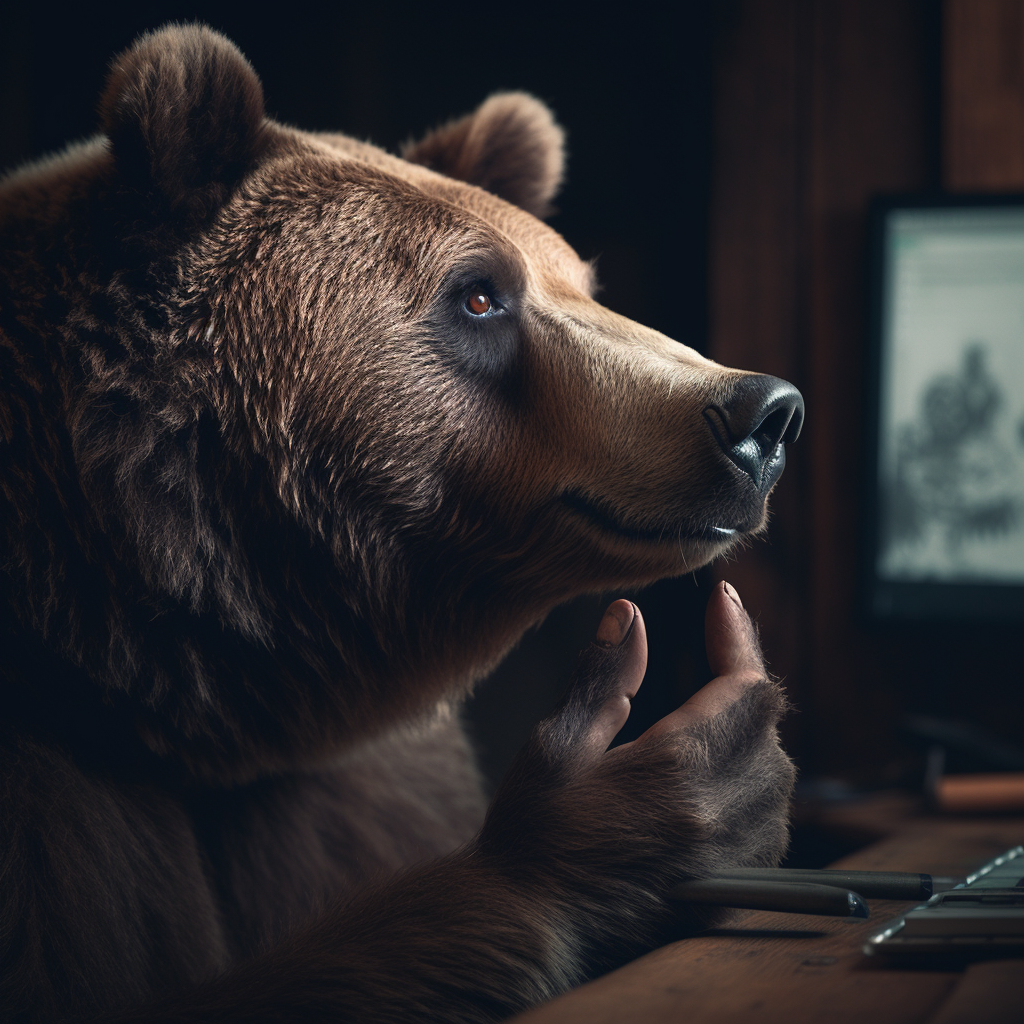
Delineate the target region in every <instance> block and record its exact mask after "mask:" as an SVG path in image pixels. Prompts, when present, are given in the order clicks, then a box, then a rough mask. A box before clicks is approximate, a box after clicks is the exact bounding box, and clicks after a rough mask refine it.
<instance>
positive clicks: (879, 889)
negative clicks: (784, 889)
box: [714, 868, 964, 900]
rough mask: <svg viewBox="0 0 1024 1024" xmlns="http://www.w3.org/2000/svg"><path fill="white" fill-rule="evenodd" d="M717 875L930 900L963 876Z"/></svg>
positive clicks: (762, 871) (740, 871) (792, 871)
mask: <svg viewBox="0 0 1024 1024" xmlns="http://www.w3.org/2000/svg"><path fill="white" fill-rule="evenodd" d="M714 877H715V878H723V879H724V878H728V879H736V880H743V881H753V882H813V883H816V884H818V885H835V886H838V887H839V888H841V889H852V890H853V891H854V892H856V893H859V894H860V895H861V896H864V897H867V898H869V899H879V900H927V899H930V898H931V897H932V896H933V895H934V894H935V893H937V892H943V891H945V890H946V889H952V888H954V887H955V886H957V885H959V884H960V883H962V882H963V881H964V879H962V878H944V877H941V876H933V875H924V874H918V873H917V872H912V871H843V870H831V869H827V870H820V871H812V870H803V869H800V868H727V869H726V870H724V871H716V872H715V875H714Z"/></svg>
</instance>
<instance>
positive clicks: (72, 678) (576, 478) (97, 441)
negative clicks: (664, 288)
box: [0, 27, 792, 1021]
mask: <svg viewBox="0 0 1024 1024" xmlns="http://www.w3.org/2000/svg"><path fill="white" fill-rule="evenodd" d="M101 117H102V131H103V134H102V136H101V137H99V138H97V139H95V140H92V141H90V142H87V143H84V144H82V145H79V146H77V147H73V148H71V149H69V150H68V151H67V152H66V153H65V154H62V155H60V156H57V157H54V158H52V159H50V160H48V161H45V162H42V163H40V164H38V165H35V166H32V167H29V168H26V169H23V170H22V171H20V172H18V173H16V174H14V175H13V176H12V177H10V178H9V179H8V180H7V181H6V182H4V183H3V184H2V185H0V225H2V236H3V243H4V244H3V251H2V254H0V261H2V262H0V375H2V389H0V522H2V535H0V650H2V652H3V655H2V683H0V686H2V689H0V763H2V768H0V797H2V808H0V1007H2V1014H3V1017H4V1019H5V1020H10V1021H49V1020H61V1019H66V1018H67V1019H84V1018H90V1017H92V1016H94V1015H96V1014H111V1013H113V1014H123V1015H125V1019H128V1018H130V1019H160V1018H163V1019H167V1020H194V1021H200V1020H203V1021H213V1020H224V1019H245V1020H266V1021H271V1020H273V1021H283V1020H299V1019H301V1020H321V1019H322V1020H356V1021H411V1020H437V1021H491V1020H498V1019H501V1018H502V1017H505V1016H507V1015H509V1014H511V1013H513V1012H515V1011H517V1010H519V1009H522V1008H525V1007H527V1006H529V1005H532V1004H534V1003H536V1002H537V1001H538V1000H542V999H544V998H547V997H549V996H552V995H554V994H556V993H558V992H561V991H564V990H565V989H566V988H567V987H569V986H571V985H574V984H576V983H578V982H579V981H581V980H583V979H585V978H587V977H589V976H592V975H593V974H595V973H596V972H599V971H601V970H604V969H606V968H608V967H611V966H613V965H615V964H618V963H622V962H623V961H625V960H626V959H628V958H630V957H632V956H634V955H636V954H638V953H640V952H642V951H644V950H646V949H649V948H651V947H652V946H653V945H654V944H656V943H658V942H661V941H664V940H665V939H666V938H667V937H669V936H670V935H672V934H676V933H678V932H680V931H685V930H686V929H687V928H688V927H690V928H692V927H694V926H696V925H699V924H700V923H701V919H699V918H685V917H684V918H682V919H681V918H680V915H679V912H678V911H673V910H672V909H671V908H670V907H669V906H668V904H667V903H666V901H665V900H664V898H663V894H664V892H665V890H666V888H667V887H668V886H669V885H670V884H671V883H672V882H673V881H675V880H677V879H679V878H680V877H683V876H686V875H692V874H698V875H699V874H701V873H704V872H707V871H709V870H711V869H712V868H713V867H714V866H715V865H718V864H723V863H730V864H763V863H771V862H773V861H775V860H776V859H777V858H778V856H779V855H780V854H781V851H782V849H783V847H784V845H785V813H786V805H787V800H788V794H789V789H790V785H791V782H792V771H791V768H790V766H789V764H788V762H787V760H786V759H785V757H784V756H783V755H782V753H781V751H780V750H779V748H778V744H777V741H776V734H775V725H776V722H777V719H778V716H779V714H780V712H781V709H782V698H781V696H780V694H779V691H778V689H777V687H776V686H775V684H774V683H772V682H770V681H767V680H765V681H763V682H760V683H756V684H754V685H753V686H751V687H750V688H749V689H748V690H747V691H746V693H745V695H744V696H743V697H741V698H740V699H739V700H738V701H737V702H735V703H734V704H733V705H731V706H730V707H728V708H726V709H725V710H723V711H721V712H719V713H718V714H717V715H715V716H714V717H713V718H711V719H710V720H708V721H707V722H704V723H701V724H700V725H698V726H695V727H693V728H690V729H686V730H682V731H681V732H679V733H678V734H670V735H666V736H663V737H661V738H660V739H659V740H658V741H657V742H648V743H646V744H633V745H630V746H629V747H628V748H621V750H622V751H623V752H622V753H619V752H617V751H612V752H611V754H609V755H606V756H604V757H596V755H593V754H592V752H591V753H588V751H589V750H590V747H589V746H588V742H587V737H588V736H590V735H592V730H593V728H594V724H593V723H594V721H595V716H597V715H598V712H599V711H600V710H601V708H602V707H603V706H605V704H606V703H607V701H608V700H610V699H611V698H610V696H609V694H612V692H613V691H614V688H615V686H616V685H617V684H616V682H615V679H616V671H617V669H616V666H617V664H618V661H617V659H620V658H622V657H625V655H624V654H623V653H622V652H621V651H620V649H618V648H612V649H604V648H601V647H599V646H593V647H591V648H590V649H589V650H588V652H587V653H586V654H585V657H584V660H583V662H582V663H581V668H580V673H579V676H578V679H577V682H576V684H575V685H574V686H573V687H571V688H570V691H569V694H568V696H567V698H566V702H565V704H564V705H563V706H562V708H561V709H560V710H559V711H558V712H557V713H556V715H555V716H554V717H553V718H552V719H550V720H548V721H547V722H545V723H543V724H542V725H541V726H540V727H539V729H538V731H537V733H536V735H535V738H534V740H533V741H532V743H531V745H530V746H529V747H528V748H527V749H526V750H524V752H523V753H522V755H521V756H520V758H519V760H518V762H517V763H516V765H515V767H514V768H513V770H512V772H511V773H510V775H509V777H508V779H507V780H506V781H505V783H504V785H503V787H502V789H501V791H500V793H499V795H498V797H497V798H496V800H495V802H494V804H493V805H492V807H491V809H490V811H489V813H488V816H487V819H486V823H484V806H483V802H482V799H481V795H480V793H481V790H480V785H479V780H478V778H477V775H476V769H475V767H474V763H473V759H472V756H471V754H470V752H469V749H468V746H467V743H466V741H465V738H464V736H463V734H462V731H461V728H460V727H459V723H458V712H457V707H458V702H459V700H460V699H461V698H462V697H463V696H464V695H465V694H466V693H467V692H468V691H469V689H470V687H471V686H472V684H473V683H474V682H475V681H476V680H477V679H479V678H480V677H481V676H482V675H483V674H484V673H485V672H486V671H488V670H489V669H490V668H491V667H492V666H493V665H494V664H495V663H496V662H497V661H498V660H499V659H500V658H501V657H502V656H503V654H504V653H505V652H506V651H507V650H508V649H509V647H510V646H511V645H512V644H513V643H515V641H516V640H517V638H518V637H520V636H521V635H522V633H523V632H524V630H525V629H527V628H528V627H529V626H530V625H531V624H533V623H536V622H537V621H539V620H540V619H542V618H543V617H544V616H545V615H546V614H547V612H548V611H549V610H550V609H551V608H552V607H553V606H554V605H555V604H557V603H559V602H561V601H563V600H565V599H567V598H569V597H571V596H573V595H575V594H579V593H582V592H585V591H595V590H601V589H608V588H611V587H616V586H623V585H632V584H639V583H644V582H648V581H652V580H654V579H657V578H659V577H662V576H666V575H671V574H678V573H683V572H686V571H689V570H691V569H693V568H694V567H696V566H698V565H700V564H703V563H705V562H707V561H708V560H709V559H711V558H713V557H714V556H716V555H717V554H719V553H721V552H722V551H724V550H725V549H726V547H727V546H728V544H729V543H730V542H731V541H729V540H727V539H722V537H721V536H719V535H718V534H716V533H715V531H714V529H713V528H714V527H715V526H716V525H718V524H727V525H729V526H731V527H734V528H736V530H737V531H738V533H739V534H742V533H749V532H751V531H754V530H756V529H759V528H760V527H761V526H762V525H763V522H764V515H765V512H764V496H763V495H761V494H757V493H754V491H755V489H754V488H753V486H752V485H751V484H750V482H749V480H744V479H743V477H742V474H739V473H737V471H736V469H735V467H734V466H732V465H731V464H730V463H729V462H728V460H726V459H725V458H724V456H723V455H722V453H721V451H720V450H719V448H718V446H717V445H716V444H715V442H714V440H713V439H712V437H711V435H710V433H709V431H708V429H707V428H706V425H705V423H704V422H703V420H702V416H701V410H702V409H703V408H704V407H705V406H706V405H707V404H708V402H710V401H713V400H716V398H718V397H720V396H722V395H725V394H728V392H729V389H730V388H731V387H732V385H733V382H734V381H736V380H737V379H738V378H740V377H741V376H742V375H741V374H739V372H738V371H733V370H727V369H724V368H722V367H720V366H717V365H716V364H714V363H711V362H709V361H707V360H705V359H702V358H701V357H700V356H698V355H697V354H696V353H694V352H692V351H691V350H689V349H686V348H684V347H682V346H680V345H677V344H675V343H674V342H671V341H670V340H669V339H666V338H664V337H662V336H660V335H658V334H656V333H655V332H653V331H649V330H646V329H644V328H642V327H640V326H638V325H636V324H633V323H630V322H629V321H626V320H624V319H623V318H621V317H617V316H615V315H614V314H612V313H610V312H608V311H607V310H604V309H602V307H600V306H599V305H597V304H596V303H595V302H594V301H593V299H592V298H591V294H590V293H591V288H592V280H591V272H590V269H589V267H587V266H586V265H585V264H583V263H581V262H580V260H579V259H578V258H577V257H576V255H575V254H574V253H573V252H572V250H571V249H570V248H569V247H568V246H567V245H566V244H565V243H564V242H563V241H562V240H561V239H560V238H559V237H558V236H557V235H556V234H555V233H554V232H552V231H551V230H550V229H548V228H547V227H546V226H544V225H543V224H542V223H541V222H540V221H538V220H536V219H535V218H534V217H533V216H532V215H531V213H528V212H524V210H528V211H532V213H538V214H539V213H542V212H543V211H544V210H545V209H546V207H547V205H548V203H549V201H550V199H551V198H552V195H553V193H554V191H555V189H556V188H557V186H558V183H559V180H560V177H561V160H562V158H561V135H560V132H559V130H558V129H557V127H556V126H555V125H554V123H553V122H552V120H551V117H550V115H549V114H548V113H547V111H546V109H544V108H543V107H542V106H541V105H540V104H538V103H537V102H536V101H535V100H532V99H530V98H529V97H526V96H522V95H516V94H513V95H506V96H502V97H497V98H492V99H491V100H489V101H488V102H487V103H485V104H484V106H483V107H481V108H480V110H479V111H478V112H477V113H476V114H475V115H471V116H470V117H468V118H466V119H463V120H462V121H459V122H455V123H454V124H452V125H449V126H447V127H445V128H443V129H440V130H439V131H438V132H436V133H434V134H433V135H431V136H428V138H427V139H425V140H424V141H423V142H421V143H419V144H417V145H415V146H412V147H410V148H409V149H408V151H407V154H406V155H407V157H408V160H400V159H398V158H396V157H393V156H389V155H388V154H386V153H384V152H382V151H380V150H378V149H375V148H374V147H371V146H368V145H364V144H362V143H358V142H355V141H353V140H351V139H347V138H345V137H343V136H327V135H314V134H310V133H304V132H300V131H297V130H293V129H290V128H286V127H283V126H281V125H278V124H275V123H274V122H272V121H269V120H267V119H265V118H264V115H263V100H262V92H261V88H260V85H259V83H258V81H257V79H256V77H255V75H254V74H253V72H252V70H251V68H250V67H249V66H248V64H247V63H246V62H245V61H244V58H242V57H241V55H240V54H239V53H238V52H237V51H236V50H235V49H234V47H233V46H232V45H231V44H230V43H228V42H227V41H226V40H224V39H222V38H221V37H219V36H217V35H216V34H215V33H212V32H210V31H209V30H206V29H202V28H196V27H181V28H170V29H166V30H163V31H161V32H159V33H154V34H153V35H150V36H147V37H145V38H143V39H142V40H140V41H139V43H138V44H136V46H135V47H134V48H133V49H132V50H131V51H129V52H128V53H126V54H124V55H122V56H121V57H120V58H118V59H117V61H116V62H115V64H114V66H113V70H112V72H111V75H110V79H109V84H108V87H107V90H106V92H105V94H104V96H103V98H102V102H101ZM458 178H461V179H462V180H456V179H458ZM478 186H482V187H478ZM484 189H490V190H492V191H490V192H488V191H484ZM515 203H519V204H521V206H522V207H523V208H524V209H520V208H518V207H516V206H515V205H513V204H515ZM481 288H483V289H485V290H486V291H487V292H488V294H490V295H491V296H492V297H493V298H494V300H495V302H496V303H497V304H498V306H497V309H496V310H495V311H494V313H493V315H491V316H488V317H483V318H476V319H474V318H473V317H471V316H469V315H467V313H466V310H465V308H464V306H463V302H464V299H465V296H466V295H467V294H468V293H469V292H470V291H472V290H478V289H481Z"/></svg>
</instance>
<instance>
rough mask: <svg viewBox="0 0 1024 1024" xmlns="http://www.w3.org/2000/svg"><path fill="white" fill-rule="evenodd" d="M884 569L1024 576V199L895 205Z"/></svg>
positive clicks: (883, 477) (897, 577)
mask: <svg viewBox="0 0 1024 1024" xmlns="http://www.w3.org/2000/svg"><path fill="white" fill-rule="evenodd" d="M885 245H886V262H887V268H888V273H887V274H886V281H885V283H884V285H883V296H882V301H883V307H882V350H881V394H880V410H879V412H880V417H881V419H880V428H881V429H880V433H879V451H878V467H879V469H878V472H879V480H878V483H879V491H880V494H881V496H882V502H881V513H880V514H881V522H880V524H879V526H880V530H879V541H880V543H879V547H878V555H877V564H876V571H877V574H878V577H879V578H880V579H882V580H891V581H894V582H896V581H906V582H925V581H933V582H948V583H1003V584H1020V583H1024V209H1012V208H1011V209H1007V208H1005V207H1004V208H1001V209H998V208H994V209H985V208H980V209H978V208H976V209H963V208H961V209H927V210H899V211H893V212H892V213H891V214H890V216H889V218H888V220H887V229H886V237H885Z"/></svg>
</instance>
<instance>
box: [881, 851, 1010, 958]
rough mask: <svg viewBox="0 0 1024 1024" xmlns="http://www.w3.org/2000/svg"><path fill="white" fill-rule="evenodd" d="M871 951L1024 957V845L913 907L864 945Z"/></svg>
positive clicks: (896, 954)
mask: <svg viewBox="0 0 1024 1024" xmlns="http://www.w3.org/2000/svg"><path fill="white" fill-rule="evenodd" d="M864 952H865V953H867V954H868V955H869V956H893V957H927V958H956V959H989V958H995V957H1011V956H1024V846H1016V847H1014V848H1013V849H1011V850H1007V851H1006V853H1004V854H1001V855H1000V856H998V857H996V858H995V859H994V860H991V861H989V863H988V864H986V865H985V866H984V867H983V868H981V869H979V870H978V871H976V872H975V873H974V874H973V875H970V876H969V877H968V878H967V880H966V882H965V883H964V884H963V885H962V886H958V887H957V888H955V889H950V890H948V891H947V892H942V893H938V894H937V895H935V896H933V897H932V898H931V899H929V900H928V901H927V902H926V903H922V904H920V905H919V906H916V907H914V908H913V909H912V910H910V911H908V912H907V913H906V914H902V915H901V916H900V917H898V918H896V919H895V920H894V921H890V922H889V923H888V924H886V925H885V927H884V928H882V929H881V930H880V931H878V932H876V933H875V934H874V935H872V936H871V937H870V938H869V939H868V941H867V943H866V944H865V945H864Z"/></svg>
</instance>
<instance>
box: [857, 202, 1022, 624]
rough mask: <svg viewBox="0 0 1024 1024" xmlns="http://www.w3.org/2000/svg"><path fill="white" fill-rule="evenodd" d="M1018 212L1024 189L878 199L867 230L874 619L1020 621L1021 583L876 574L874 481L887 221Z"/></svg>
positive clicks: (866, 568)
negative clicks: (952, 212)
mask: <svg viewBox="0 0 1024 1024" xmlns="http://www.w3.org/2000/svg"><path fill="white" fill-rule="evenodd" d="M977 208H1007V209H1019V210H1021V211H1022V212H1024V193H1022V192H1013V193H998V194H996V193H985V194H980V195H977V194H971V195H966V194H965V195H946V194H934V193H931V194H914V195H887V196H880V197H878V198H876V199H875V200H874V201H873V202H872V204H871V209H870V214H869V227H868V276H869V307H868V339H867V357H868V359H867V372H866V389H867V391H866V401H865V407H866V411H867V420H866V427H865V442H866V456H867V457H866V459H865V467H864V488H863V494H864V501H863V513H864V514H863V523H864V531H863V542H862V553H861V562H862V569H863V571H862V573H861V598H862V599H861V605H862V609H863V611H864V613H865V615H866V616H867V617H868V619H869V620H871V621H874V622H899V621H916V622H921V623H929V622H955V621H961V622H992V621H1003V620H1006V621H1019V620H1024V583H1020V584H1018V583H999V582H995V581H993V582H991V583H945V582H941V581H938V580H936V581H927V582H917V581H914V582H910V581H899V580H888V579H883V578H882V577H880V576H879V575H878V572H877V562H878V555H879V538H880V532H881V530H880V520H881V514H880V513H881V494H880V487H879V479H878V470H879V441H880V438H881V394H882V391H881V388H882V345H883V340H884V339H883V331H884V328H885V324H884V322H883V317H884V313H885V294H886V281H887V274H888V273H889V271H890V268H889V266H888V263H887V261H888V252H887V248H886V245H885V242H886V225H887V222H888V218H889V217H890V216H892V215H893V214H894V213H899V212H902V211H911V210H928V209H935V210H948V209H977Z"/></svg>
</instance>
